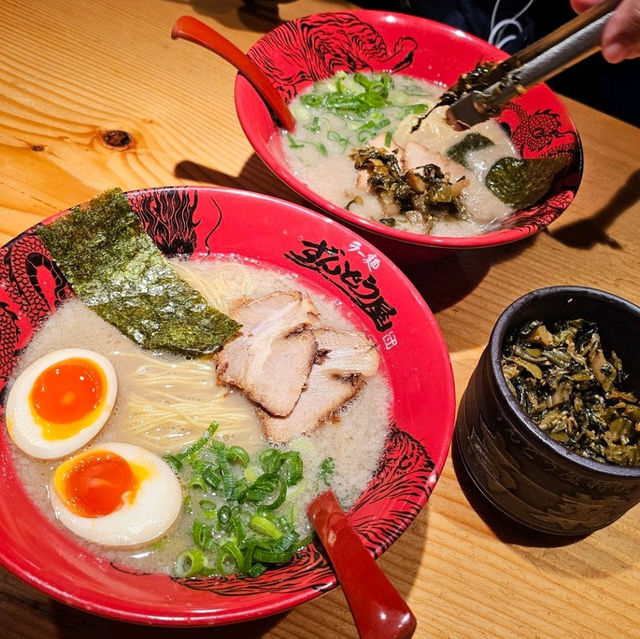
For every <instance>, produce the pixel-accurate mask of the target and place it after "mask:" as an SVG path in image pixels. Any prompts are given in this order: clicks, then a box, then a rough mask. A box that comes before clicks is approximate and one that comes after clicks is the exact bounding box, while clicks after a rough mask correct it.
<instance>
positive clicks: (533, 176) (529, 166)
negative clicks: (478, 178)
mask: <svg viewBox="0 0 640 639" xmlns="http://www.w3.org/2000/svg"><path fill="white" fill-rule="evenodd" d="M569 161H570V158H569V157H568V156H566V155H555V156H551V157H546V158H529V159H525V160H518V159H516V158H502V159H500V160H498V161H497V162H496V163H495V164H494V165H493V166H492V167H491V168H490V169H489V172H488V173H487V177H486V185H487V187H488V188H489V190H490V191H491V192H492V193H493V194H494V195H495V196H496V197H497V198H498V199H500V200H502V202H504V203H505V204H508V205H509V206H512V207H513V208H515V209H524V208H527V207H528V206H532V205H533V204H535V203H536V202H537V201H538V200H539V199H540V198H541V197H543V196H544V195H545V194H546V193H547V192H548V191H549V189H550V188H551V184H552V183H553V180H554V178H555V176H556V175H557V174H558V173H560V171H563V170H564V169H566V168H567V166H568V165H569Z"/></svg>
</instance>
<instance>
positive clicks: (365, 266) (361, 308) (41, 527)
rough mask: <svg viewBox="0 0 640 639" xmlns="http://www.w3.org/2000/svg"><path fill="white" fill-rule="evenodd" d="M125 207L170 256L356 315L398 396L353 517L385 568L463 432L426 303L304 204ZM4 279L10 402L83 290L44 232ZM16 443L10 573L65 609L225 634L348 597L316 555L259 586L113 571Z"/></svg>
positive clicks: (5, 467)
mask: <svg viewBox="0 0 640 639" xmlns="http://www.w3.org/2000/svg"><path fill="white" fill-rule="evenodd" d="M127 195H128V198H129V200H130V202H131V204H132V206H133V208H134V210H135V211H136V212H137V213H138V215H139V217H140V219H141V221H142V223H143V225H144V227H145V229H146V231H147V233H148V234H149V235H150V236H151V237H152V238H153V240H154V241H155V242H156V244H157V245H158V247H159V248H160V249H161V250H162V251H163V252H164V253H165V254H167V255H169V256H173V255H178V254H179V255H183V256H186V257H193V258H200V259H207V257H211V256H216V255H222V256H225V255H226V256H239V257H241V258H247V259H251V260H255V261H257V263H258V264H264V265H265V266H269V267H273V268H276V269H281V270H286V271H288V272H291V273H294V274H295V275H296V276H297V277H299V278H300V280H301V281H303V282H304V283H305V284H306V285H307V286H309V287H311V288H312V289H315V290H317V291H319V292H320V293H323V294H324V295H326V296H328V297H330V298H336V299H338V300H339V301H340V302H341V303H342V304H344V307H345V309H346V310H348V311H349V312H350V313H351V317H352V319H353V320H354V321H356V323H359V324H360V326H361V329H362V330H363V331H365V332H366V333H367V334H368V335H369V336H370V337H371V338H372V339H373V340H374V341H375V342H376V344H377V345H378V347H379V350H380V353H381V356H382V362H383V369H384V370H385V371H386V373H387V376H388V379H389V381H390V385H391V388H392V391H393V405H392V409H391V410H392V415H391V416H390V427H389V433H388V437H387V439H386V442H385V449H384V454H383V459H382V460H381V463H380V465H379V468H378V471H377V472H376V474H375V476H374V477H373V479H372V480H371V482H370V483H369V485H368V486H367V488H366V490H365V492H364V493H363V494H362V495H361V496H360V498H359V499H358V500H357V503H355V504H354V506H353V507H352V508H351V510H350V512H349V519H350V521H351V523H352V524H353V525H354V527H355V528H356V530H357V531H358V533H359V534H360V535H361V537H362V539H363V541H364V543H365V544H366V546H367V548H368V550H369V551H370V552H371V554H372V555H373V556H376V557H377V556H379V555H380V554H381V553H382V552H384V551H385V550H386V549H387V548H388V547H389V546H390V545H391V544H392V543H393V542H394V541H395V540H396V539H397V538H398V536H399V535H400V534H401V533H402V532H403V531H404V530H405V529H406V527H407V526H408V525H409V523H410V522H411V521H412V520H413V519H414V518H415V516H416V515H417V513H418V512H419V511H420V509H421V507H422V506H423V505H424V504H425V502H426V500H427V498H428V496H429V494H430V493H431V491H432V489H433V487H434V485H435V483H436V481H437V478H438V475H439V473H440V471H441V469H442V466H443V464H444V462H445V459H446V455H447V451H448V448H449V444H450V441H451V436H452V431H453V420H454V409H455V399H454V387H453V376H452V372H451V364H450V361H449V356H448V353H447V350H446V346H445V344H444V341H443V339H442V335H441V333H440V331H439V328H438V326H437V324H436V321H435V319H434V317H433V315H432V314H431V312H430V311H429V309H428V307H427V306H426V304H425V303H424V301H423V300H422V298H421V297H420V296H419V294H418V293H417V292H416V291H415V289H414V288H413V287H412V285H411V284H410V283H409V282H408V280H406V278H405V277H404V275H402V273H401V272H400V271H399V270H398V269H397V268H396V267H395V266H394V265H393V264H392V263H391V262H390V261H389V260H388V259H387V258H385V257H384V256H383V255H379V254H378V253H377V252H376V249H375V248H374V247H373V246H371V245H370V244H368V243H367V242H366V241H364V240H362V239H361V238H359V237H358V236H357V235H355V234H354V233H352V232H351V231H349V230H348V229H346V228H345V227H343V226H341V225H339V224H337V223H335V222H333V221H332V220H330V219H328V218H326V217H324V216H321V215H318V214H316V213H313V212H311V211H309V210H307V209H304V208H302V207H299V206H296V205H294V204H290V203H287V202H283V201H281V200H276V199H274V198H269V197H265V196H262V195H259V194H254V193H246V192H240V191H234V190H230V189H216V188H194V187H184V188H160V189H149V190H143V191H136V192H131V193H128V194H127ZM256 210H260V215H256V214H255V211H256ZM61 215H64V212H63V213H61ZM56 217H57V216H56ZM52 219H53V218H52ZM44 223H45V224H46V223H47V221H45V222H44ZM0 278H1V280H2V286H1V287H0V323H1V326H2V330H1V331H0V348H1V352H2V358H1V359H0V390H2V391H3V393H2V394H3V396H4V394H5V392H4V389H6V386H7V382H8V380H9V379H10V378H11V375H12V372H13V370H14V367H15V365H16V363H17V361H18V359H19V358H20V355H21V352H22V351H23V349H24V348H25V347H26V346H27V345H28V343H29V341H30V339H31V337H32V335H33V333H34V331H35V330H37V328H38V326H39V325H40V324H41V323H42V322H43V321H44V320H46V318H47V317H49V316H50V315H51V314H52V313H54V312H55V310H56V308H57V307H58V306H59V305H60V304H61V303H62V302H63V301H64V300H65V299H66V298H68V297H69V296H71V295H73V292H72V291H71V288H70V286H69V284H68V283H67V282H66V281H65V279H64V277H63V276H62V274H61V273H60V271H59V270H58V268H57V266H56V264H55V263H53V262H52V260H51V258H50V256H49V254H48V252H47V251H46V249H45V248H44V247H43V245H42V244H41V243H40V240H39V238H38V236H37V235H35V233H34V230H33V229H31V230H29V231H26V232H25V233H23V234H21V235H20V236H18V237H17V238H15V239H14V240H13V241H11V242H10V243H9V244H8V245H6V246H5V247H4V248H3V249H2V250H1V259H0ZM418 353H419V354H420V357H416V354H418ZM3 421H4V420H3ZM365 435H366V434H365ZM12 445H13V444H12V442H11V441H10V439H9V437H8V435H7V433H6V429H5V428H2V432H1V433H0V467H1V468H2V479H3V481H2V483H1V484H0V562H1V563H2V564H3V565H4V566H5V567H6V568H8V569H9V570H11V571H12V572H14V573H15V574H16V575H18V576H19V577H21V578H23V579H24V580H26V581H27V582H29V583H31V584H32V585H34V586H36V587H38V588H40V589H42V590H43V591H45V592H46V593H48V594H50V595H52V596H54V597H56V598H58V599H60V600H62V601H63V602H65V603H67V604H70V605H74V606H76V607H79V608H82V609H84V610H87V611H90V612H97V613H100V614H103V615H107V616H112V617H116V618H120V619H124V620H128V621H135V622H140V623H149V624H152V623H159V624H163V625H208V624H211V625H213V624H218V623H230V622H235V621H242V620H247V619H251V618H255V617H260V616H265V615H268V614H273V613H276V612H280V611H283V610H286V609H288V608H291V607H293V606H295V605H297V604H299V603H302V602H304V601H308V600H309V599H312V598H314V597H316V596H318V595H319V594H320V593H322V592H323V591H326V590H327V589H330V588H333V587H335V585H336V578H335V575H334V573H333V571H332V570H331V568H330V566H329V564H328V563H327V560H326V558H325V556H324V554H323V551H322V549H321V547H320V546H319V545H317V544H316V543H312V544H311V545H310V546H308V547H307V548H305V549H303V550H302V551H301V552H300V553H299V554H298V555H297V556H296V558H295V559H294V561H293V562H292V563H291V564H289V565H287V566H283V567H279V568H275V569H273V570H269V571H267V572H265V573H264V574H263V575H262V576H260V577H258V578H252V579H239V578H236V577H233V576H231V577H224V578H222V577H217V578H208V579H196V580H180V579H173V578H170V577H169V576H166V575H160V574H141V573H139V572H136V571H132V570H130V569H128V568H126V567H124V566H121V565H117V564H115V563H112V562H109V561H107V560H106V559H104V558H102V557H99V556H97V555H94V554H92V553H91V552H89V551H88V550H87V549H86V548H84V547H82V546H80V545H79V544H78V543H76V542H75V541H74V540H73V539H72V538H71V537H70V536H68V535H67V534H65V533H64V532H63V531H62V529H61V528H60V527H58V526H57V525H55V524H54V522H52V521H51V520H50V518H49V517H47V516H44V515H43V514H42V513H41V512H39V511H38V509H37V508H36V507H35V506H34V504H33V503H32V502H31V501H30V499H29V497H28V496H27V494H26V492H25V490H24V488H23V487H22V485H21V483H20V480H19V478H18V476H17V472H16V468H15V464H14V460H13V453H12Z"/></svg>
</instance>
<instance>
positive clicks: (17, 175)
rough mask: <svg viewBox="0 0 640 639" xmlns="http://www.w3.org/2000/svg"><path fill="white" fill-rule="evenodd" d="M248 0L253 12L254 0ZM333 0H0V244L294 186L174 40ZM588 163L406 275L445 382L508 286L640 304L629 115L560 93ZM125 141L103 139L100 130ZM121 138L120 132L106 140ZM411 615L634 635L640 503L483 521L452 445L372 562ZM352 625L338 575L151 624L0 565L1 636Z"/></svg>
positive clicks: (228, 85)
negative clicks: (553, 519)
mask: <svg viewBox="0 0 640 639" xmlns="http://www.w3.org/2000/svg"><path fill="white" fill-rule="evenodd" d="M249 6H251V8H249ZM349 6H350V5H348V4H347V3H346V2H342V1H341V0H335V1H330V0H294V1H291V2H281V3H279V4H278V3H276V2H263V3H256V4H254V5H244V4H242V3H241V2H240V0H235V1H234V0H209V1H208V2H207V1H204V0H192V1H191V2H189V1H187V0H173V1H171V0H153V1H151V0H100V1H99V2H96V1H92V0H19V1H18V0H3V1H2V20H1V21H0V52H1V53H2V55H1V56H0V60H1V63H0V241H2V243H4V242H6V241H7V240H9V239H10V238H12V237H13V236H15V235H16V234H18V233H19V232H21V231H22V230H24V229H26V228H28V227H29V226H31V225H32V224H34V223H36V222H38V221H39V220H41V219H42V218H44V217H46V216H48V215H50V214H52V213H55V212H56V211H59V210H62V209H65V208H67V207H68V206H69V205H72V204H76V203H78V202H83V201H85V200H87V199H88V198H90V197H91V196H93V195H94V194H96V193H97V192H99V191H101V190H102V189H105V188H108V187H111V186H114V185H119V186H121V187H122V188H124V189H135V188H140V187H148V186H159V185H167V184H217V185H223V186H233V187H239V188H244V189H248V190H253V191H261V192H264V193H267V194H270V195H274V196H278V197H283V198H288V199H291V200H294V201H297V202H300V199H299V198H298V197H297V196H296V195H295V194H294V193H292V192H291V191H290V190H288V188H287V187H285V186H283V185H282V184H281V183H280V182H279V180H278V179H277V178H276V177H274V176H273V175H272V174H271V173H270V172H269V171H268V170H267V169H266V168H265V167H264V166H263V164H262V163H261V161H260V160H259V159H258V158H257V156H256V155H255V154H254V153H253V151H252V148H251V146H250V145H249V143H248V142H247V140H246V139H245V137H244V135H243V133H242V131H241V129H240V125H239V124H238V120H237V117H236V114H235V108H234V105H233V83H234V77H235V71H234V69H232V68H231V66H229V65H228V64H226V63H224V62H222V61H221V60H220V59H218V58H217V57H215V56H214V55H212V54H210V53H208V52H205V51H204V50H202V49H199V48H197V47H194V46H193V45H191V44H188V43H185V42H173V41H172V40H171V39H170V37H169V34H170V31H171V25H172V24H173V22H174V20H175V19H176V18H177V17H178V16H180V15H182V14H185V13H188V14H193V15H195V16H197V17H199V18H201V19H203V20H205V21H207V22H209V23H211V24H212V25H214V26H216V27H217V28H219V29H220V30H221V31H223V32H224V33H226V35H227V36H228V37H229V38H230V39H231V40H233V41H234V42H235V43H236V44H237V45H238V46H239V47H240V48H242V49H243V50H246V49H248V48H249V47H250V46H251V45H252V44H253V43H254V42H255V41H256V40H257V39H258V38H259V37H260V36H261V35H262V34H263V33H264V32H266V31H268V30H269V29H271V28H273V27H274V26H275V25H276V24H277V23H279V22H280V21H282V20H287V19H291V18H295V17H297V16H301V15H306V14H309V13H314V12H317V11H322V10H338V9H341V8H346V7H349ZM567 104H568V107H569V109H570V112H571V114H572V116H573V118H574V120H575V123H576V125H577V127H578V130H579V131H580V133H581V136H582V141H583V145H584V152H585V170H584V179H583V183H582V186H581V188H580V191H579V193H578V196H577V198H576V200H575V202H574V203H573V204H572V205H571V207H570V208H569V209H568V210H567V211H566V212H565V213H564V214H563V215H562V217H561V218H560V219H559V220H558V221H557V222H555V223H554V224H553V225H552V226H551V228H550V229H549V230H548V232H544V233H541V234H539V235H537V236H536V237H534V238H531V239H529V240H527V241H523V242H520V243H518V244H514V245H511V246H506V247H503V248H499V249H492V250H486V251H469V252H463V253H459V254H456V255H450V256H449V257H447V258H445V259H442V260H440V261H438V262H435V263H432V264H431V265H429V267H428V268H422V269H414V270H413V271H412V272H409V275H410V276H411V277H412V279H413V281H414V282H415V283H416V285H417V286H418V288H419V289H420V291H421V292H422V294H423V295H424V297H425V299H426V300H427V302H428V303H429V304H430V306H431V308H432V309H433V311H434V312H435V313H436V315H437V318H438V321H439V323H440V326H441V328H442V331H443V333H444V336H445V338H446V340H447V343H448V346H449V349H450V352H451V359H452V362H453V368H454V372H455V381H456V387H457V392H458V396H460V395H461V394H462V392H463V390H464V388H465V386H466V384H467V381H468V379H469V376H470V374H471V372H472V370H473V368H474V366H475V364H476V361H477V359H478V357H479V355H480V352H481V350H482V348H483V347H484V345H485V343H486V342H487V339H488V336H489V333H490V330H491V327H492V326H493V323H494V322H495V320H496V318H497V316H498V315H499V313H500V312H501V311H502V309H503V308H504V307H505V306H506V305H507V304H508V303H509V302H511V301H512V300H513V299H515V298H516V297H517V296H519V295H520V294H522V293H524V292H526V291H529V290H531V289H532V288H537V287H540V286H545V285H551V284H564V283H572V284H581V285H590V286H596V287H601V288H604V289H607V290H609V291H611V292H613V293H617V294H619V295H622V296H623V297H626V298H628V299H630V300H632V301H634V302H636V303H640V286H638V274H639V273H640V241H639V234H638V228H639V221H640V168H639V167H640V130H639V129H637V128H634V127H632V126H630V125H627V124H624V123H622V122H619V121H617V120H614V119H612V118H610V117H607V116H605V115H603V114H602V113H599V112H597V111H594V110H593V109H591V108H589V107H586V106H584V105H581V104H578V103H576V102H573V101H570V100H567ZM116 130H122V131H126V132H128V133H129V134H130V136H131V138H132V141H131V143H130V144H129V145H128V146H127V145H125V147H118V146H110V145H109V144H108V143H107V141H106V140H108V139H109V136H108V135H107V133H108V132H110V131H116ZM116 141H117V140H116ZM379 563H380V565H381V566H382V568H383V569H384V570H385V571H386V573H387V574H388V576H389V577H390V579H391V580H392V581H393V583H394V584H395V585H396V586H397V587H398V588H399V590H400V591H401V592H402V594H403V595H404V596H405V597H406V599H407V600H408V602H409V604H410V605H411V607H412V609H413V610H414V612H415V614H416V616H417V618H418V630H417V632H416V636H417V637H429V638H444V637H451V638H473V639H482V638H487V639H489V638H495V637H500V638H502V639H506V638H515V637H522V638H527V639H532V638H534V637H540V638H542V637H544V638H545V639H555V638H557V639H572V638H576V639H588V638H595V637H602V638H614V639H624V638H629V639H630V638H633V637H638V636H640V627H639V624H640V622H639V618H640V508H636V509H635V510H633V511H631V512H629V513H628V514H627V515H626V516H624V517H623V518H622V519H620V520H619V521H618V522H616V523H615V524H614V525H612V526H610V527H608V528H607V529H605V530H602V531H600V532H598V533H595V534H593V535H591V536H589V537H587V538H585V539H583V540H581V541H578V542H573V543H564V544H563V543H559V542H555V543H552V542H549V541H548V540H545V539H542V538H540V537H539V536H536V535H528V534H526V533H523V532H522V531H520V530H518V529H517V528H516V527H514V526H513V525H511V524H509V523H507V522H505V521H502V520H500V519H499V518H496V516H495V515H493V514H492V513H491V512H489V510H488V509H487V507H486V506H485V505H484V504H483V502H482V500H479V499H478V498H477V496H476V495H475V494H474V493H473V490H472V489H471V487H470V486H469V483H468V481H467V480H466V478H465V477H464V475H463V473H462V471H461V469H460V467H459V464H456V463H455V459H454V460H449V461H448V463H447V465H446V467H445V470H444V473H443V476H442V478H441V480H440V482H439V484H438V486H437V489H436V491H435V493H434V495H433V496H432V498H431V500H430V501H429V503H428V505H427V506H426V507H425V508H424V509H423V510H422V512H421V513H420V515H419V516H418V518H417V520H416V521H415V522H414V523H413V524H412V525H411V526H410V528H409V529H408V530H407V531H406V532H405V533H404V534H403V535H402V537H401V538H400V540H399V541H398V542H397V543H396V544H394V546H393V547H392V548H391V549H390V550H389V551H388V552H387V553H386V554H385V555H384V556H383V557H382V558H381V559H380V560H379ZM212 636H215V637H272V638H276V637H279V638H280V637H302V638H311V637H324V638H326V639H331V638H341V639H342V638H348V637H356V636H357V635H356V632H355V629H354V627H353V625H352V621H351V617H350V614H349V610H348V608H347V605H346V602H345V599H344V597H343V595H342V592H341V590H340V589H336V590H334V591H332V592H330V593H329V594H327V595H325V596H323V597H320V598H318V599H316V600H314V601H312V602H310V603H308V604H306V605H303V606H300V607H299V608H297V609H295V610H293V611H291V612H289V613H287V614H282V615H279V616H275V617H272V618H268V619H264V620H261V621H257V622H253V623H247V624H242V625H240V626H235V627H227V628H216V629H213V630H212V629H166V628H165V629H163V628H151V627H146V626H145V627H137V626H133V625H129V624H126V623H121V622H117V621H113V620H108V619H102V618H98V617H95V616H92V615H90V614H86V613H84V612H80V611H77V610H74V609H71V608H68V607H67V606H65V605H63V604H60V603H58V602H56V601H54V600H52V599H50V598H48V597H47V596H45V595H43V594H41V593H40V592H39V591H37V590H35V589H33V588H31V587H30V586H27V585H25V584H24V583H22V582H21V581H19V580H18V579H17V578H15V577H14V576H13V575H11V574H9V573H7V572H6V571H4V570H3V569H0V637H3V638H5V637H6V638H12V639H13V638H18V637H19V638H23V637H24V638H27V639H36V638H38V639H40V638H43V637H59V638H62V639H67V638H71V637H74V638H76V637H91V638H92V639H98V638H102V637H119V638H122V639H125V638H128V637H135V638H136V639H146V638H150V639H151V638H153V639H160V638H167V639H168V638H171V639H176V638H189V639H195V638H196V637H212Z"/></svg>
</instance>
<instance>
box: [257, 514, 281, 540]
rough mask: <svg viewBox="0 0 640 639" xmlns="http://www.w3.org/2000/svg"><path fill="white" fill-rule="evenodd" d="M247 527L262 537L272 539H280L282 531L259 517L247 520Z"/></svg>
mask: <svg viewBox="0 0 640 639" xmlns="http://www.w3.org/2000/svg"><path fill="white" fill-rule="evenodd" d="M249 527H250V528H251V529H252V530H255V531H256V532H259V533H260V534H262V535H268V536H269V537H273V538H274V539H278V538H279V537H282V531H281V530H280V529H279V528H278V527H277V526H276V525H275V524H274V523H273V522H272V521H270V520H269V519H267V518H266V517H261V516H260V515H254V516H253V517H252V518H251V519H250V520H249Z"/></svg>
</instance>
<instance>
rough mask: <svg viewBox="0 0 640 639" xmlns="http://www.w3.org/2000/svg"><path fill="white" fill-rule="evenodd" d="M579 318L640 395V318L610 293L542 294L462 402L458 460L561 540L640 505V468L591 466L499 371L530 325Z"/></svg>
mask: <svg viewBox="0 0 640 639" xmlns="http://www.w3.org/2000/svg"><path fill="white" fill-rule="evenodd" d="M575 317H580V318H583V319H585V320H589V321H592V322H595V323H596V325H597V326H598V329H599V332H600V336H601V338H602V344H603V348H604V350H605V352H606V353H607V354H608V353H610V352H611V350H614V351H615V352H616V353H617V354H618V356H619V357H620V358H621V360H622V364H623V369H624V370H625V372H627V373H628V374H629V379H628V380H627V382H626V383H625V390H635V391H640V356H639V353H640V308H638V307H637V306H635V305H633V304H631V303H630V302H628V301H626V300H624V299H622V298H620V297H616V296H615V295H612V294H610V293H606V292H604V291H600V290H596V289H591V288H582V287H575V286H555V287H550V288H544V289H538V290H535V291H532V292H531V293H528V294H527V295H525V296H523V297H521V298H520V299H518V300H516V301H515V302H513V303H512V304H511V305H510V306H509V307H508V308H507V309H506V310H505V311H504V312H503V313H502V315H501V316H500V317H499V318H498V321H497V322H496V325H495V327H494V329H493V331H492V333H491V337H490V339H489V344H488V345H487V347H486V349H485V351H484V352H483V354H482V356H481V358H480V361H479V362H478V366H477V368H476V370H475V371H474V373H473V375H472V377H471V380H470V382H469V385H468V386H467V389H466V391H465V393H464V395H463V397H462V399H461V402H460V408H459V411H458V417H457V421H456V430H455V439H456V445H457V446H458V450H459V452H460V458H461V460H462V462H463V464H464V466H465V467H466V469H467V471H468V473H469V475H470V477H471V478H472V479H473V481H474V482H475V484H476V485H477V487H478V488H479V489H480V491H481V492H482V493H483V494H484V496H485V497H486V498H487V499H488V500H489V501H490V502H492V503H493V505H494V506H496V507H497V508H498V509H499V510H501V511H502V512H503V513H505V514H506V515H508V516H509V517H511V518H512V519H513V520H515V521H517V522H519V523H521V524H524V525H525V526H528V527H529V528H532V529H535V530H538V531H541V532H545V533H553V534H559V535H585V534H588V533H590V532H592V531H594V530H597V529H599V528H603V527H604V526H607V525H608V524H610V523H612V522H613V521H615V520H616V519H618V518H619V517H620V516H621V515H623V514H624V513H625V512H626V511H627V510H628V509H629V508H631V507H632V506H634V505H635V504H636V503H638V501H640V467H620V466H617V465H615V464H610V463H603V462H599V461H596V460H592V459H587V458H585V457H582V456H580V455H578V454H577V453H575V452H572V451H570V450H569V449H567V448H566V447H564V446H563V445H562V444H561V443H559V442H556V441H554V440H553V439H551V437H549V436H548V435H547V434H546V433H544V432H543V431H541V430H540V429H539V428H538V426H537V425H536V424H535V423H534V422H533V421H531V420H530V419H529V418H528V417H527V416H526V414H525V413H524V412H523V410H522V409H521V408H520V406H519V404H518V402H517V401H516V399H515V397H513V395H512V394H511V392H510V391H509V388H508V387H507V384H506V382H505V379H504V376H503V374H502V369H501V366H500V359H501V348H502V343H503V340H504V338H505V336H506V335H507V333H508V332H509V330H510V329H511V328H515V327H517V326H519V325H521V324H522V323H523V322H525V321H527V320H533V319H539V320H543V321H545V322H549V323H551V322H553V321H555V320H562V319H569V318H575Z"/></svg>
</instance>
